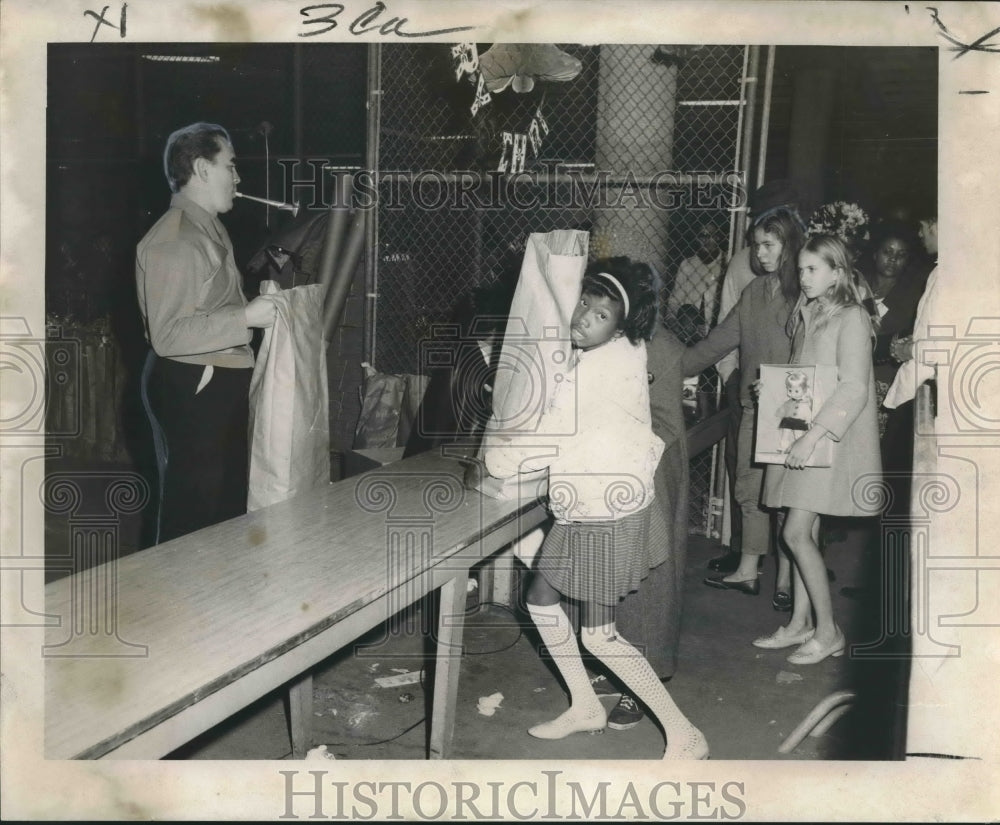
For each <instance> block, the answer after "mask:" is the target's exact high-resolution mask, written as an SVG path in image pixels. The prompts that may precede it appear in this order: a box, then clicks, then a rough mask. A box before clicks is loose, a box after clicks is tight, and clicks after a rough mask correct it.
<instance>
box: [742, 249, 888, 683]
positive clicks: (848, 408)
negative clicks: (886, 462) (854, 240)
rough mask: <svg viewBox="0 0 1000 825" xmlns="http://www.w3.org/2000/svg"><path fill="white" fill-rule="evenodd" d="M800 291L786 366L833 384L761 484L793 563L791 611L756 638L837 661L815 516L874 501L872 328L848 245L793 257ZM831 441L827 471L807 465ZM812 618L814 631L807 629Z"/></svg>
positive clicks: (865, 509)
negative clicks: (829, 373)
mask: <svg viewBox="0 0 1000 825" xmlns="http://www.w3.org/2000/svg"><path fill="white" fill-rule="evenodd" d="M799 282H800V284H801V287H802V294H801V296H800V297H799V300H798V303H797V304H796V306H795V309H794V310H793V311H792V315H791V317H790V318H789V325H790V327H791V330H790V332H791V334H792V337H793V341H794V343H793V348H792V363H793V364H834V365H836V367H837V387H836V389H835V390H834V392H833V394H832V395H831V396H830V397H829V398H828V399H827V401H826V403H824V404H823V406H822V408H821V409H820V410H818V411H816V412H815V415H814V418H813V421H812V426H811V427H810V428H809V429H808V430H807V431H806V432H805V433H803V434H802V435H801V436H800V437H799V438H798V439H796V441H795V442H794V443H793V444H792V446H791V448H790V449H789V451H788V457H787V458H786V459H785V464H784V466H782V465H771V466H769V467H768V468H767V471H766V474H765V477H764V495H763V503H764V505H765V506H767V507H784V508H787V510H788V513H787V516H786V518H785V526H784V529H783V531H782V537H783V538H784V540H785V543H786V544H787V545H788V547H789V549H790V550H791V552H792V558H793V561H794V582H795V584H794V588H795V591H794V596H795V600H794V609H793V611H792V616H791V619H790V620H789V623H788V624H787V625H786V626H784V627H780V628H778V630H777V631H776V632H775V633H773V634H772V635H770V636H765V637H762V638H760V639H756V640H755V641H754V645H756V646H757V647H762V648H767V649H775V648H783V647H791V646H793V645H798V646H799V647H798V649H797V650H796V651H795V652H794V653H792V654H791V655H790V656H789V657H788V661H789V662H792V663H793V664H815V663H816V662H820V661H822V660H823V659H825V658H826V657H827V656H840V655H842V654H843V652H844V648H845V646H846V641H845V639H844V634H843V632H842V631H841V629H840V628H839V627H838V626H837V624H836V622H835V621H834V618H833V610H832V607H831V603H830V585H829V582H828V580H827V575H826V565H825V563H824V561H823V557H822V555H821V554H820V551H819V545H818V541H817V540H818V536H819V516H820V515H821V514H826V515H835V516H872V515H875V514H876V512H877V510H876V509H875V506H876V505H877V503H878V502H877V501H875V498H877V497H870V496H865V495H864V493H863V490H864V487H865V485H866V484H872V483H877V481H878V479H879V478H880V476H881V473H882V465H881V460H880V458H879V449H878V423H877V417H876V400H875V385H874V379H873V377H872V336H873V321H872V318H871V316H870V314H869V312H868V310H867V309H866V307H865V305H864V295H865V293H864V292H863V291H862V287H861V286H860V282H859V276H858V274H857V273H856V272H855V271H854V270H853V268H852V267H851V263H850V257H849V254H848V250H847V247H846V246H845V245H844V243H843V242H842V241H840V240H839V239H838V238H835V237H833V236H830V235H815V236H813V237H812V238H810V239H809V240H808V241H807V242H806V244H805V246H804V247H803V248H802V251H801V252H800V253H799ZM822 438H829V439H831V440H832V441H833V442H834V448H833V462H832V464H831V466H829V467H806V462H807V461H808V460H809V457H810V456H811V455H812V453H813V450H815V448H816V445H817V444H818V443H819V441H820V439H822ZM813 612H815V624H813Z"/></svg>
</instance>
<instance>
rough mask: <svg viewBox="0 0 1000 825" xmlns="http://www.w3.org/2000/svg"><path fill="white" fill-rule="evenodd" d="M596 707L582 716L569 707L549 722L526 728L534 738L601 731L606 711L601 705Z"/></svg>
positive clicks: (559, 736)
mask: <svg viewBox="0 0 1000 825" xmlns="http://www.w3.org/2000/svg"><path fill="white" fill-rule="evenodd" d="M598 707H599V708H600V710H599V711H595V712H594V713H591V714H590V715H588V716H583V715H581V714H580V713H579V711H574V710H573V708H570V709H569V710H567V711H566V712H565V713H563V714H561V715H560V716H557V717H556V718H555V719H553V720H551V721H549V722H542V723H541V724H540V725H535V726H534V727H533V728H528V733H529V734H530V735H531V736H534V737H535V739H564V738H565V737H567V736H569V735H570V734H571V733H603V732H604V727H605V725H607V722H608V713H607V711H606V710H604V706H603V705H598Z"/></svg>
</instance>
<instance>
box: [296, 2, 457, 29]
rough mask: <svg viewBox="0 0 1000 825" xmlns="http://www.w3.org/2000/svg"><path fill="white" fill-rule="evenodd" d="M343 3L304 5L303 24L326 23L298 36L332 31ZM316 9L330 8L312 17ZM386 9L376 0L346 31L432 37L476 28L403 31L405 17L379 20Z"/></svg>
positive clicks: (342, 10) (301, 12)
mask: <svg viewBox="0 0 1000 825" xmlns="http://www.w3.org/2000/svg"><path fill="white" fill-rule="evenodd" d="M344 8H345V6H344V4H343V3H316V4H314V5H311V6H304V7H303V8H302V9H301V10H300V11H299V14H300V15H301V16H303V17H306V18H309V19H307V20H303V21H302V25H303V26H310V25H316V24H324V23H325V24H326V27H325V28H323V29H317V30H316V31H308V32H299V37H315V36H316V35H319V34H326V33H327V32H329V31H333V30H334V29H335V28H337V18H338V17H339V16H340V15H341V14H343V12H344ZM316 9H330V10H331V11H330V12H329V13H328V14H324V15H321V16H317V17H313V15H312V14H311V12H312V11H314V10H316ZM385 10H386V5H385V3H382V2H378V3H376V4H375V5H374V6H372V7H371V8H370V9H367V10H366V11H364V12H362V13H361V14H360V15H358V16H357V17H356V18H354V20H352V21H351V24H350V25H349V26H348V29H347V30H348V31H349V32H350V33H351V34H353V35H362V34H368V33H369V32H373V31H376V30H377V31H378V33H379V34H382V35H390V34H394V35H396V36H397V37H433V36H434V35H438V34H452V33H453V32H464V31H470V30H471V29H474V28H476V27H475V26H456V27H455V28H451V29H435V30H434V31H425V32H408V31H403V26H405V25H406V24H407V23H408V22H409V20H408V19H407V18H405V17H390V18H389V19H388V20H386V21H384V22H381V21H380V20H379V17H380V15H381V14H382V12H384V11H385Z"/></svg>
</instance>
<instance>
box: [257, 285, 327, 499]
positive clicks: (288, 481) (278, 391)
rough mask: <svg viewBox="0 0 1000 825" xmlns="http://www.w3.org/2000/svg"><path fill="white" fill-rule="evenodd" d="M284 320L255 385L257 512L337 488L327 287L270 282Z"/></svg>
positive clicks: (265, 346)
mask: <svg viewBox="0 0 1000 825" xmlns="http://www.w3.org/2000/svg"><path fill="white" fill-rule="evenodd" d="M260 292H261V295H271V296H273V297H272V300H273V301H274V305H275V308H276V310H277V315H276V318H275V321H274V325H273V326H271V327H270V328H268V329H267V330H265V331H264V340H263V342H262V343H261V346H260V352H259V353H258V355H257V363H256V365H255V366H254V371H253V378H252V379H251V381H250V485H249V496H248V498H247V509H249V510H257V509H260V508H261V507H266V506H268V505H269V504H275V503H277V502H279V501H284V500H285V499H288V498H291V497H293V496H295V495H297V494H298V493H301V492H304V491H306V490H310V489H313V488H315V487H319V486H321V485H324V484H329V482H330V420H329V405H330V401H329V393H328V391H327V374H326V343H325V342H324V340H323V287H322V286H321V285H320V284H309V285H306V286H297V287H293V288H292V289H286V290H282V289H281V288H280V287H279V286H278V284H277V283H276V282H274V281H263V282H261V285H260Z"/></svg>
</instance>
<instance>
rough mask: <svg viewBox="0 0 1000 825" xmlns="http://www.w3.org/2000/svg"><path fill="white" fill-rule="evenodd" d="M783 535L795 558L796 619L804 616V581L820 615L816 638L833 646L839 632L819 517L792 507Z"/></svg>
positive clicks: (817, 617)
mask: <svg viewBox="0 0 1000 825" xmlns="http://www.w3.org/2000/svg"><path fill="white" fill-rule="evenodd" d="M782 535H783V537H784V539H785V543H786V544H787V545H788V548H789V550H791V552H792V557H793V558H794V560H795V574H796V593H795V608H794V610H793V613H792V621H793V622H795V621H801V620H802V619H803V615H802V612H801V611H802V608H801V607H800V605H799V602H800V601H802V599H801V598H800V591H799V589H798V585H799V583H800V582H801V583H802V584H804V588H803V590H804V592H805V593H808V599H809V601H811V602H812V608H813V611H814V612H815V614H816V634H815V636H814V638H815V640H816V641H817V642H818V643H819V644H820V645H824V646H825V645H830V644H832V643H833V641H834V639H835V638H836V637H837V635H838V632H839V631H838V628H837V625H836V624H835V622H834V620H833V606H832V604H831V602H830V583H829V580H828V579H827V576H826V564H825V562H824V561H823V556H822V554H821V553H820V551H819V543H818V541H817V539H818V537H819V516H818V515H817V514H816V513H811V512H809V511H808V510H798V509H796V508H789V510H788V515H787V516H786V518H785V527H784V530H782Z"/></svg>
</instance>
